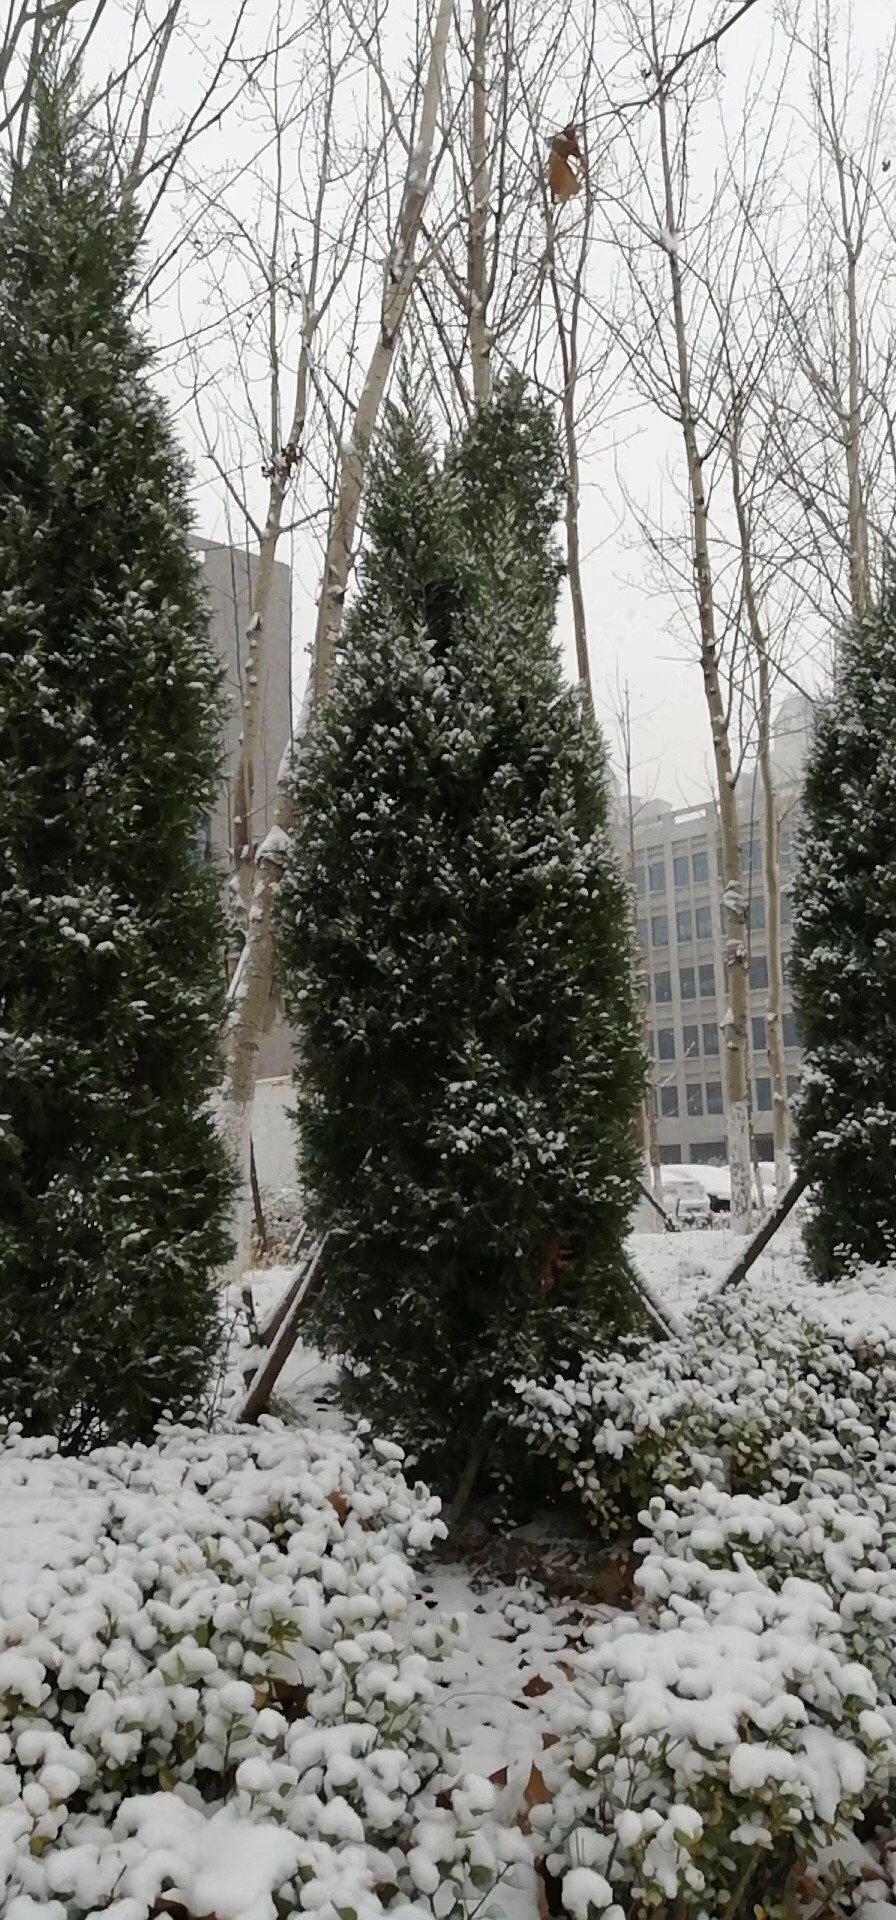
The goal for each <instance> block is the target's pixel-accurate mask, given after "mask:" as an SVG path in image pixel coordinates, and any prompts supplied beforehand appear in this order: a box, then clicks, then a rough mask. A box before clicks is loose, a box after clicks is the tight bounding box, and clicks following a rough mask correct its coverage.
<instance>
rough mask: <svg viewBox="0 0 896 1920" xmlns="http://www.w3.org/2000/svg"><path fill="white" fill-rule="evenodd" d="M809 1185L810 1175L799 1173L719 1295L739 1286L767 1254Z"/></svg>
mask: <svg viewBox="0 0 896 1920" xmlns="http://www.w3.org/2000/svg"><path fill="white" fill-rule="evenodd" d="M808 1184H809V1175H808V1173H798V1174H797V1176H796V1179H795V1180H793V1181H792V1182H791V1184H790V1186H789V1187H788V1189H787V1192H786V1193H785V1195H784V1198H783V1200H779V1202H778V1205H777V1206H776V1207H775V1209H774V1212H773V1213H770V1214H769V1216H768V1219H767V1220H763V1222H762V1225H761V1227H760V1228H759V1231H758V1233H754V1235H753V1238H752V1240H750V1241H749V1242H748V1244H747V1247H746V1251H745V1252H744V1253H742V1254H741V1256H740V1259H739V1260H735V1263H734V1266H733V1267H732V1269H731V1272H730V1273H727V1274H726V1275H725V1278H724V1280H723V1281H722V1284H721V1286H720V1287H718V1288H717V1293H724V1292H725V1291H726V1289H727V1288H728V1287H737V1286H739V1285H740V1282H741V1281H742V1280H743V1279H745V1278H746V1275H747V1274H748V1273H749V1271H750V1268H751V1267H752V1265H753V1262H754V1261H755V1260H758V1259H759V1255H760V1254H761V1253H764V1252H765V1249H766V1247H767V1246H768V1243H769V1241H770V1240H773V1239H774V1237H775V1234H776V1233H777V1231H778V1228H779V1227H780V1226H783V1224H784V1221H785V1220H786V1219H787V1215H788V1214H789V1213H792V1212H793V1209H794V1207H795V1206H796V1203H797V1201H798V1199H799V1197H800V1194H801V1193H805V1191H806V1188H807V1186H808Z"/></svg>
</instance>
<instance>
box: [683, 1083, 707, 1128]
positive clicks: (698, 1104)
mask: <svg viewBox="0 0 896 1920" xmlns="http://www.w3.org/2000/svg"><path fill="white" fill-rule="evenodd" d="M685 1098H686V1100H687V1103H688V1113H689V1114H690V1115H691V1118H692V1119H694V1120H699V1119H702V1116H703V1088H702V1087H700V1086H698V1085H697V1084H696V1082H695V1083H694V1084H693V1085H692V1086H690V1087H686V1088H685Z"/></svg>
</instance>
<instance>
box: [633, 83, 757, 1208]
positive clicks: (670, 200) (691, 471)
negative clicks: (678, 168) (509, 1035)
mask: <svg viewBox="0 0 896 1920" xmlns="http://www.w3.org/2000/svg"><path fill="white" fill-rule="evenodd" d="M656 65H657V72H658V74H660V75H661V71H662V69H661V63H660V61H659V57H658V55H657V58H656ZM657 105H658V113H659V133H660V157H661V161H662V169H663V187H664V197H665V222H666V231H667V232H669V233H674V232H675V231H676V230H677V215H676V208H675V200H674V194H673V185H672V163H671V159H670V153H669V139H668V128H667V120H666V98H665V94H664V92H663V88H662V84H660V87H659V91H658V95H657ZM666 259H667V262H668V271H669V277H670V284H671V292H672V311H673V317H674V323H675V343H676V353H677V362H678V399H679V405H680V409H681V429H682V435H683V438H684V445H685V452H686V455H687V466H688V486H689V493H690V501H691V524H692V529H693V541H694V572H695V576H696V585H697V611H698V619H699V629H700V664H701V667H702V670H703V689H704V693H705V696H706V705H707V709H708V711H709V720H710V727H711V729H712V744H713V757H714V759H715V768H716V785H717V790H718V804H719V831H720V837H721V843H722V872H723V879H724V892H723V896H722V905H723V911H724V925H725V970H726V977H727V990H728V1006H727V1010H726V1013H725V1020H724V1023H723V1035H724V1045H723V1051H722V1084H723V1090H724V1099H725V1113H726V1121H727V1134H728V1165H729V1169H730V1178H731V1230H732V1232H733V1233H747V1232H749V1227H750V1181H751V1168H750V1127H749V1117H748V1111H747V1020H748V1014H749V992H748V980H749V973H748V966H749V962H748V957H747V942H746V919H747V901H746V896H745V893H744V886H743V869H742V860H741V848H740V825H739V821H738V817H737V806H736V803H735V797H734V781H733V770H732V761H731V745H730V741H729V736H728V717H727V713H726V708H725V701H724V698H723V695H722V686H721V679H720V674H719V651H718V643H717V639H716V630H715V601H714V592H713V576H712V565H711V561H710V551H709V522H708V512H707V502H706V481H705V475H704V471H703V461H702V458H701V455H700V451H699V448H698V444H697V432H696V426H695V421H694V411H693V404H692V398H691V368H690V356H689V350H688V338H687V324H686V320H685V309H684V296H683V290H682V277H681V264H680V261H679V257H678V253H677V251H676V249H675V248H671V247H670V248H667V249H666Z"/></svg>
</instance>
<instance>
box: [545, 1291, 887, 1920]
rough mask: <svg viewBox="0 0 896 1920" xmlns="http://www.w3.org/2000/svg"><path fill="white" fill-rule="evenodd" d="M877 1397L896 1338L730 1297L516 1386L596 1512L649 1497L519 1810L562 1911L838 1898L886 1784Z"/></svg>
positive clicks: (618, 1516) (752, 1298)
mask: <svg viewBox="0 0 896 1920" xmlns="http://www.w3.org/2000/svg"><path fill="white" fill-rule="evenodd" d="M894 1387H896V1348H894V1345H893V1343H892V1341H890V1340H888V1339H884V1338H881V1339H879V1340H877V1341H874V1342H871V1341H869V1340H868V1339H867V1338H866V1339H864V1340H862V1341H861V1342H855V1343H853V1344H848V1343H847V1341H846V1339H845V1338H844V1337H843V1334H842V1332H836V1331H831V1330H830V1329H827V1328H825V1327H824V1326H822V1325H821V1324H820V1323H819V1322H818V1321H817V1320H812V1319H811V1318H809V1317H807V1315H806V1314H805V1313H802V1312H800V1311H798V1310H797V1309H796V1308H782V1307H780V1306H777V1305H774V1304H773V1303H772V1302H770V1301H769V1300H768V1298H767V1297H765V1298H763V1297H762V1296H761V1295H758V1296H757V1295H752V1294H750V1293H745V1294H744V1295H742V1296H734V1297H733V1298H725V1299H723V1300H722V1301H721V1302H717V1303H715V1304H712V1303H710V1304H709V1305H707V1306H706V1307H704V1308H703V1309H702V1311H701V1312H700V1313H699V1314H698V1316H697V1318H696V1321H695V1324H694V1326H693V1329H692V1330H691V1332H690V1333H689V1334H687V1335H685V1336H682V1338H681V1339H679V1340H676V1341H670V1342H668V1343H667V1344H665V1345H656V1346H652V1347H650V1348H647V1347H646V1346H642V1347H639V1348H636V1349H631V1350H630V1351H629V1352H628V1353H627V1354H625V1355H620V1356H617V1357H615V1358H610V1359H606V1358H595V1359H593V1360H592V1361H591V1362H590V1364H589V1365H588V1367H587V1368H586V1369H585V1371H584V1373H583V1376H582V1378H581V1379H580V1380H578V1381H569V1380H559V1381H557V1382H555V1383H554V1384H553V1385H552V1386H551V1387H549V1388H545V1387H544V1386H535V1385H531V1384H530V1385H528V1386H526V1387H524V1388H523V1389H522V1397H523V1403H524V1409H525V1411H524V1416H523V1417H524V1420H525V1422H526V1424H527V1426H528V1428H529V1431H530V1432H531V1433H533V1435H534V1436H535V1437H536V1438H537V1441H538V1443H539V1444H541V1445H543V1446H547V1447H548V1448H549V1449H550V1450H551V1452H552V1453H553V1454H554V1457H555V1458H557V1459H558V1460H560V1461H561V1462H562V1464H563V1465H564V1467H565V1470H566V1473H567V1475H568V1478H569V1481H570V1482H571V1483H573V1484H574V1485H575V1486H577V1487H578V1488H579V1490H580V1492H581V1494H582V1497H583V1500H584V1502H585V1504H586V1506H587V1507H588V1509H589V1511H590V1512H591V1514H592V1517H594V1518H595V1519H602V1520H605V1521H606V1520H608V1519H609V1520H611V1521H612V1522H616V1523H618V1522H619V1521H620V1520H622V1519H627V1518H629V1517H630V1515H631V1510H632V1506H633V1505H634V1504H635V1502H636V1501H637V1500H638V1499H639V1498H642V1499H644V1503H645V1504H644V1510H643V1511H642V1512H641V1514H640V1520H641V1524H642V1526H643V1527H644V1529H645V1533H644V1537H643V1538H641V1539H640V1540H639V1541H638V1542H637V1545H638V1550H639V1552H640V1553H641V1555H642V1556H643V1560H642V1564H641V1567H640V1570H639V1573H638V1575H637V1576H636V1578H637V1585H638V1587H639V1589H640V1596H641V1598H640V1601H639V1605H638V1607H637V1608H636V1611H635V1613H634V1614H633V1615H630V1616H627V1617H623V1618H619V1619H617V1620H615V1621H613V1622H611V1623H608V1624H602V1625H598V1626H595V1627H594V1628H593V1629H591V1630H590V1632H589V1634H588V1635H587V1641H588V1644H587V1647H586V1650H585V1652H584V1653H583V1655H582V1656H581V1658H580V1659H579V1661H578V1663H577V1666H576V1672H575V1678H574V1683H573V1685H572V1686H571V1688H570V1693H569V1696H568V1698H567V1699H566V1700H565V1702H564V1703H563V1705H562V1707H561V1709H560V1710H559V1711H558V1713H557V1715H556V1717H555V1723H554V1724H555V1731H556V1733H557V1734H558V1736H559V1738H558V1740H557V1743H556V1745H554V1746H553V1747H551V1748H550V1750H549V1751H548V1753H547V1755H546V1762H545V1771H546V1777H547V1783H548V1786H549V1788H550V1789H551V1790H552V1792H553V1796H554V1797H553V1803H552V1805H551V1806H549V1807H545V1808H543V1809H541V1810H539V1811H538V1812H537V1814H536V1816H535V1819H536V1822H537V1824H539V1825H540V1827H541V1829H542V1832H543V1835H544V1839H545V1844H546V1846H547V1847H548V1849H549V1852H550V1856H551V1865H552V1867H553V1869H554V1870H555V1871H556V1872H559V1873H561V1874H562V1875H563V1876H564V1886H565V1889H566V1892H565V1901H566V1905H567V1907H568V1909H569V1911H570V1912H571V1913H572V1914H573V1915H575V1916H576V1920H579V1917H580V1920H587V1916H588V1915H589V1913H596V1912H597V1911H599V1910H602V1909H605V1908H606V1909H608V1910H610V1911H611V1912H612V1913H613V1920H619V1916H620V1915H621V1914H622V1913H623V1912H624V1913H625V1914H627V1915H630V1914H632V1913H637V1914H641V1913H643V1912H645V1911H649V1910H650V1909H652V1908H655V1907H662V1908H671V1907H672V1906H673V1905H674V1908H675V1911H676V1912H677V1913H678V1914H680V1915H685V1914H688V1915H690V1914H692V1915H693V1916H694V1917H695V1920H697V1916H699V1915H704V1914H717V1913H723V1914H729V1915H733V1914H735V1913H738V1912H741V1913H744V1914H750V1913H752V1912H754V1911H756V1912H759V1913H762V1914H772V1915H783V1914H791V1913H794V1912H797V1911H799V1910H801V1909H802V1908H804V1907H806V1906H811V1907H812V1908H813V1910H815V1903H816V1902H817V1901H821V1903H822V1906H825V1905H826V1906H827V1909H828V1910H830V1907H831V1905H832V1904H833V1905H835V1906H836V1904H837V1900H838V1898H839V1899H840V1902H841V1908H842V1910H843V1911H845V1912H851V1911H852V1910H853V1901H854V1896H855V1886H854V1884H853V1883H854V1870H853V1867H852V1866H851V1865H850V1862H851V1861H854V1859H855V1857H856V1845H855V1835H854V1825H855V1821H856V1817H857V1815H858V1814H859V1813H860V1811H861V1810H862V1809H864V1808H866V1807H867V1806H868V1805H869V1804H870V1803H872V1802H874V1803H878V1802H881V1801H883V1802H886V1800H887V1799H888V1797H892V1795H893V1791H894V1787H896V1710H894V1704H893V1702H894V1697H896V1393H894ZM844 1889H845V1890H844Z"/></svg>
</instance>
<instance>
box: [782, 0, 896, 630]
mask: <svg viewBox="0 0 896 1920" xmlns="http://www.w3.org/2000/svg"><path fill="white" fill-rule="evenodd" d="M785 17H786V22H787V29H788V33H789V37H790V43H791V50H792V64H793V68H794V72H795V74H800V75H801V76H802V77H803V79H804V84H805V86H806V89H807V92H808V99H809V113H808V116H807V119H808V135H807V136H805V137H804V152H803V155H802V166H801V168H800V169H799V170H798V171H797V173H796V178H797V181H799V178H800V174H801V173H802V174H804V175H805V186H804V187H803V189H802V191H801V193H800V194H799V195H798V194H797V191H796V189H794V190H793V191H792V192H791V193H789V194H783V193H782V196H781V204H780V209H779V217H778V220H777V222H776V224H775V226H774V228H773V229H772V230H771V231H770V230H769V228H768V226H767V225H766V227H765V229H764V237H763V250H764V259H765V268H766V279H765V287H764V289H763V292H762V296H761V297H763V298H764V299H765V300H766V301H767V302H768V303H769V306H770V307H773V309H774V313H775V318H776V322H777V325H778V328H779V330H780V335H781V339H782V343H783V345H785V346H786V351H782V352H781V353H780V354H779V356H778V359H777V378H776V379H775V381H774V383H773V384H772V386H771V388H770V391H769V394H768V419H769V423H770V425H771V426H772V427H773V428H774V430H775V440H774V459H775V463H776V466H777V471H778V475H779V481H780V489H781V502H780V509H779V511H780V516H781V524H782V528H786V530H787V532H788V535H789V538H788V544H787V555H786V558H787V563H788V565H789V568H790V570H791V572H792V574H793V576H794V578H795V579H796V580H797V581H798V582H799V584H800V586H801V590H802V591H803V593H804V595H805V597H806V600H807V603H808V606H809V607H810V608H811V609H812V612H813V614H814V616H815V618H816V622H817V623H820V628H821V631H822V633H825V632H826V630H827V629H828V628H829V627H830V625H831V624H832V623H833V624H834V625H836V626H842V624H843V622H844V621H845V620H847V619H849V618H850V617H853V616H854V617H856V618H861V617H862V615H863V614H864V613H865V612H866V610H867V608H868V604H869V600H870V599H871V598H872V597H873V595H874V593H875V592H876V591H877V589H878V587H879V584H880V580H881V576H882V571H883V569H884V567H885V565H886V563H887V556H888V555H889V554H891V553H892V549H893V535H894V524H896V465H894V452H896V443H894V439H893V419H894V412H896V401H894V374H896V345H894V340H896V329H894V320H896V307H894V293H893V287H894V282H896V172H891V169H890V160H891V152H890V147H889V144H888V141H889V134H890V131H891V102H892V95H893V86H894V80H896V28H894V27H893V25H892V21H891V20H888V19H887V18H886V16H885V15H883V14H882V16H881V22H882V25H883V26H884V27H885V29H886V38H885V39H884V41H883V44H882V47H881V49H880V52H879V54H878V56H877V58H876V61H875V65H874V73H873V76H872V77H871V79H870V81H868V80H867V79H866V76H865V75H864V74H863V71H862V64H861V62H860V61H859V59H858V58H857V56H856V52H855V48H854V45H853V34H852V27H853V22H852V9H851V7H850V6H849V5H847V6H845V7H839V8H838V9H837V10H836V13H835V12H834V11H833V10H832V7H831V4H830V0H816V4H815V6H814V9H813V10H812V12H811V13H810V14H807V11H806V9H805V8H804V7H797V6H795V5H792V6H790V7H788V8H787V9H786V11H785ZM798 132H799V125H798V123H797V124H795V126H794V144H795V145H796V144H797V137H798Z"/></svg>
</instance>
